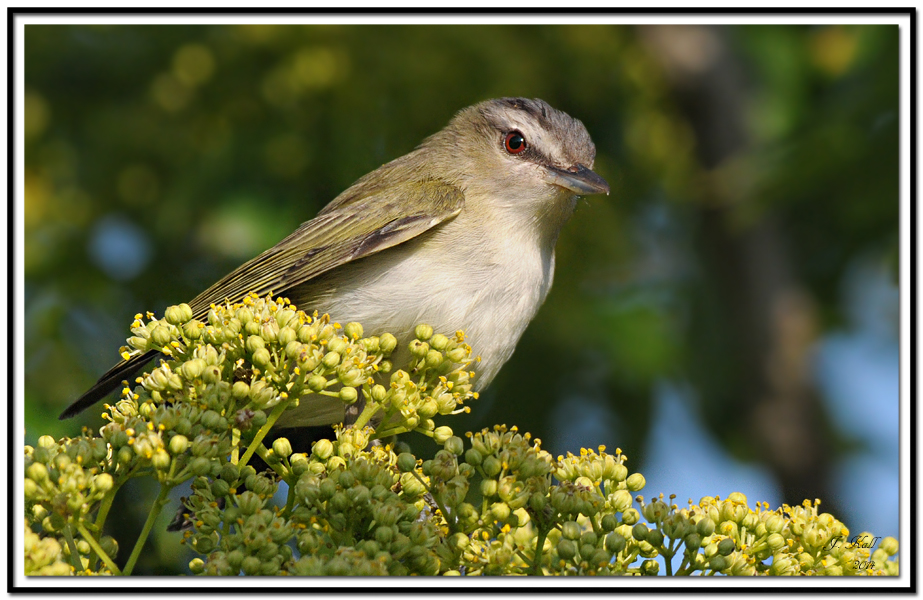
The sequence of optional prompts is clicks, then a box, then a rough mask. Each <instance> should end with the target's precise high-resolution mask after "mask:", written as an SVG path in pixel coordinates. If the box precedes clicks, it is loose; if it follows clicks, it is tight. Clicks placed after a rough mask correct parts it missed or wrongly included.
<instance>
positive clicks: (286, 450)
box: [272, 437, 292, 458]
mask: <svg viewBox="0 0 923 600" xmlns="http://www.w3.org/2000/svg"><path fill="white" fill-rule="evenodd" d="M272 453H273V454H275V455H276V456H278V457H279V458H287V457H288V456H289V455H290V454H291V453H292V444H291V442H289V441H288V438H284V437H280V438H276V440H275V441H274V442H273V443H272Z"/></svg>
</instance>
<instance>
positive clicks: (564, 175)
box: [545, 165, 609, 195]
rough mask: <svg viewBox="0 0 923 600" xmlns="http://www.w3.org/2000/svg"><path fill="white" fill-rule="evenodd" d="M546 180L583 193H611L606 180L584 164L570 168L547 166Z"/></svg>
mask: <svg viewBox="0 0 923 600" xmlns="http://www.w3.org/2000/svg"><path fill="white" fill-rule="evenodd" d="M545 181H547V182H548V183H551V184H554V185H559V186H561V187H562V188H566V189H569V190H570V191H572V192H575V193H577V194H581V195H587V194H608V193H609V184H608V183H606V180H605V179H603V178H602V177H600V176H599V175H597V174H596V173H594V172H593V171H591V170H590V169H587V168H586V167H584V166H583V165H575V166H573V167H570V168H569V169H558V168H557V167H545Z"/></svg>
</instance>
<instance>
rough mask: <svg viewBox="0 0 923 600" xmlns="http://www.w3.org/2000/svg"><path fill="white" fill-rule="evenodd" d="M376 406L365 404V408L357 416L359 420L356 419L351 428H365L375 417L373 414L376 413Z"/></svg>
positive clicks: (370, 403)
mask: <svg viewBox="0 0 923 600" xmlns="http://www.w3.org/2000/svg"><path fill="white" fill-rule="evenodd" d="M378 408H379V407H378V405H377V404H375V403H372V402H366V403H365V407H364V408H363V409H362V413H361V414H360V415H359V418H358V419H356V422H355V423H353V427H355V428H356V429H362V428H363V427H365V424H366V423H368V422H369V420H370V419H371V418H372V417H373V416H375V413H377V412H378Z"/></svg>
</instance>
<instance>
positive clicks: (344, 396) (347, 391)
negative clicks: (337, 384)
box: [340, 387, 359, 404]
mask: <svg viewBox="0 0 923 600" xmlns="http://www.w3.org/2000/svg"><path fill="white" fill-rule="evenodd" d="M358 399H359V392H357V391H356V388H352V387H344V388H341V389H340V400H341V401H342V402H343V403H344V404H352V403H353V402H355V401H356V400H358Z"/></svg>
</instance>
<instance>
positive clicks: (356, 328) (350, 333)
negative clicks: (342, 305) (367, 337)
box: [343, 323, 362, 340]
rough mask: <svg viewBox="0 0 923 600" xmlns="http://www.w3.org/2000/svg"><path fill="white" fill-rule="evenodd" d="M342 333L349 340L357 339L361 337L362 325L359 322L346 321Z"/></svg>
mask: <svg viewBox="0 0 923 600" xmlns="http://www.w3.org/2000/svg"><path fill="white" fill-rule="evenodd" d="M343 333H345V334H346V336H347V337H348V338H349V339H351V340H358V339H359V338H361V337H362V325H361V324H360V323H347V324H346V327H345V328H343Z"/></svg>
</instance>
